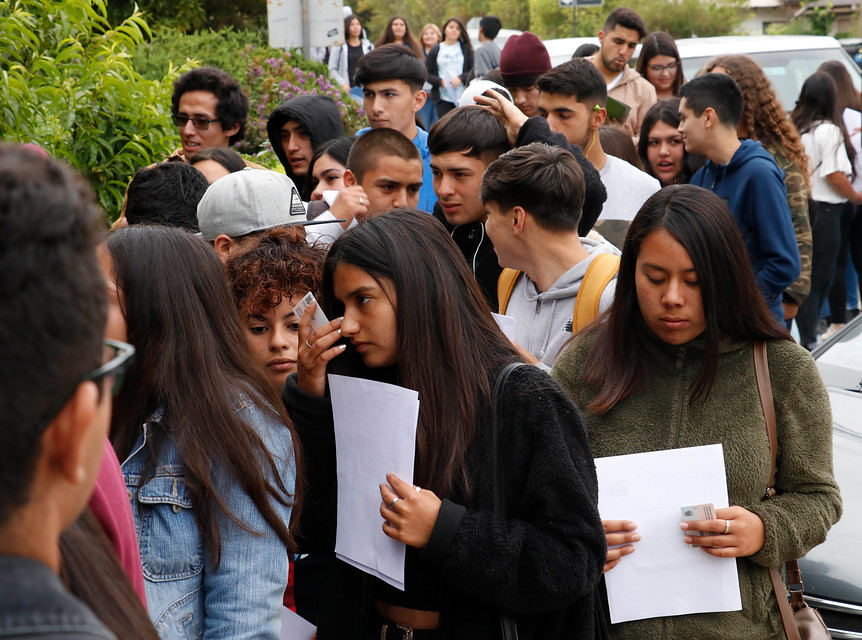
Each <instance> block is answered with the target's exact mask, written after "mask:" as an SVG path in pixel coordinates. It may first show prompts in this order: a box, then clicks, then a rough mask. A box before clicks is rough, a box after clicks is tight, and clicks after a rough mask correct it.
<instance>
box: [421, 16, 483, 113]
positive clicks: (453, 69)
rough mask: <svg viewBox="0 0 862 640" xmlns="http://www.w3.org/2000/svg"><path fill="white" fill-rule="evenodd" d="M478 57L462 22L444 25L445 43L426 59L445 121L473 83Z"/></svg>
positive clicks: (434, 48)
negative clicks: (476, 57) (465, 88)
mask: <svg viewBox="0 0 862 640" xmlns="http://www.w3.org/2000/svg"><path fill="white" fill-rule="evenodd" d="M474 66H475V55H474V53H473V45H472V44H470V35H469V34H468V33H467V28H466V27H465V26H464V23H463V22H461V20H460V19H458V18H449V19H448V20H447V21H446V24H444V25H443V41H442V42H440V43H439V44H435V45H434V47H432V49H431V51H429V52H428V55H427V56H426V58H425V68H426V69H427V70H428V83H429V84H430V85H431V99H432V100H433V101H434V104H435V105H436V106H437V115H438V117H441V118H442V117H443V116H445V115H446V114H447V113H449V112H450V111H452V109H454V108H455V107H456V106H458V101H459V100H460V99H461V94H462V93H464V87H466V86H467V85H468V84H470V80H472V79H473V68H474Z"/></svg>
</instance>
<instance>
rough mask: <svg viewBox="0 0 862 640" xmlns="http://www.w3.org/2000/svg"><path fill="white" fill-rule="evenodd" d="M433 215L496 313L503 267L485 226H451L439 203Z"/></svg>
mask: <svg viewBox="0 0 862 640" xmlns="http://www.w3.org/2000/svg"><path fill="white" fill-rule="evenodd" d="M433 215H434V217H435V218H436V219H437V220H439V221H440V222H441V223H442V224H443V226H444V227H446V231H448V232H449V235H451V236H452V239H453V240H454V241H455V244H457V245H458V248H459V249H460V250H461V253H462V254H464V259H465V260H467V264H468V265H469V266H470V270H471V271H472V272H473V275H474V276H475V277H476V281H477V282H478V283H479V288H480V289H482V293H484V294H485V299H486V300H487V301H488V306H489V307H490V308H491V311H493V312H495V313H496V312H497V310H498V308H499V306H500V305H499V303H498V302H497V280H499V279H500V273H501V272H502V271H503V267H501V266H500V263H499V262H497V254H496V253H494V245H493V244H492V243H491V238H489V237H488V234H487V233H485V225H484V224H483V223H481V222H471V223H469V224H460V225H457V226H456V225H451V224H449V223H448V222H446V216H445V215H443V210H442V209H441V208H440V204H439V203H437V204H435V205H434V214H433Z"/></svg>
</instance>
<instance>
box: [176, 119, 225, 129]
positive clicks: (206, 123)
mask: <svg viewBox="0 0 862 640" xmlns="http://www.w3.org/2000/svg"><path fill="white" fill-rule="evenodd" d="M171 120H173V121H174V124H175V125H177V126H178V127H179V128H180V129H182V128H183V127H184V126H186V125H187V124H188V123H189V120H191V121H192V124H193V125H195V129H197V130H198V131H206V130H207V129H209V128H210V123H211V122H218V121H219V120H221V118H202V117H200V116H197V117H195V118H189V117H188V116H180V115H176V116H173V115H172V116H171Z"/></svg>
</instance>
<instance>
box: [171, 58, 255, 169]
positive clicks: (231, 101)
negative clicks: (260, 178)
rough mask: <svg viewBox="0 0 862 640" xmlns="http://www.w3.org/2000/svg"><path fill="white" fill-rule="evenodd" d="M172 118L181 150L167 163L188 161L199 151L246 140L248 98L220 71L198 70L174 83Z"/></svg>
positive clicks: (214, 69)
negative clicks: (178, 134)
mask: <svg viewBox="0 0 862 640" xmlns="http://www.w3.org/2000/svg"><path fill="white" fill-rule="evenodd" d="M171 117H172V118H173V120H174V123H175V124H176V125H177V127H178V128H179V132H180V141H181V142H182V149H179V150H178V151H177V152H176V153H175V154H174V155H173V156H171V157H170V158H168V160H169V161H170V160H182V161H184V162H188V161H189V160H191V159H192V158H193V157H194V156H195V154H196V153H197V152H198V151H199V150H201V149H206V148H210V147H229V146H232V145H234V144H235V143H237V142H239V141H240V140H242V139H243V138H244V137H245V122H246V120H247V119H248V98H247V97H246V95H245V94H244V93H243V92H242V88H240V86H239V83H238V82H237V81H236V80H234V79H233V78H232V77H231V76H230V75H229V74H227V73H225V72H224V71H222V70H221V69H216V68H215V67H198V68H197V69H192V70H191V71H188V72H186V73H184V74H183V75H181V76H180V77H179V78H177V80H176V82H174V93H173V95H172V96H171ZM246 165H248V166H254V167H255V168H260V167H258V166H257V165H254V164H253V163H249V162H246Z"/></svg>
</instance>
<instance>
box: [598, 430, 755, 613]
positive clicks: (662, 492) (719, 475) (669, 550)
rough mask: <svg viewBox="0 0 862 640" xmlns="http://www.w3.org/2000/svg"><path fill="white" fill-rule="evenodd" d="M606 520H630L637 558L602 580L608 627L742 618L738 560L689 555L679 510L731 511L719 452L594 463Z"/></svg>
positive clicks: (696, 450)
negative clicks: (691, 616) (735, 614)
mask: <svg viewBox="0 0 862 640" xmlns="http://www.w3.org/2000/svg"><path fill="white" fill-rule="evenodd" d="M596 471H597V472H598V478H599V512H600V513H601V516H602V519H603V520H634V521H635V522H636V523H637V525H638V532H639V533H640V535H641V540H640V542H637V543H635V552H634V553H632V554H631V555H628V556H625V557H624V558H623V559H622V561H621V562H620V563H619V564H618V565H617V566H616V567H614V568H613V569H612V570H611V571H609V572H608V573H606V574H605V581H606V583H607V588H608V605H609V607H610V614H611V622H612V623H617V622H626V621H629V620H642V619H644V618H656V617H661V616H678V615H684V614H688V613H705V612H711V611H739V610H740V609H742V599H741V596H740V593H739V578H738V576H737V573H736V559H735V558H716V557H714V556H711V555H709V554H708V553H706V552H705V551H703V550H702V549H692V548H690V547H689V546H688V545H687V544H686V543H685V542H684V541H683V536H684V532H683V530H682V529H681V528H680V524H681V523H682V515H681V513H680V508H681V507H685V506H689V505H696V504H703V503H706V502H711V503H713V504H714V505H715V508H716V509H720V508H722V507H726V506H728V502H727V477H726V474H725V469H724V453H723V449H722V446H721V445H720V444H715V445H709V446H704V447H691V448H686V449H670V450H667V451H654V452H651V453H638V454H633V455H627V456H613V457H609V458H599V459H597V460H596Z"/></svg>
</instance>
